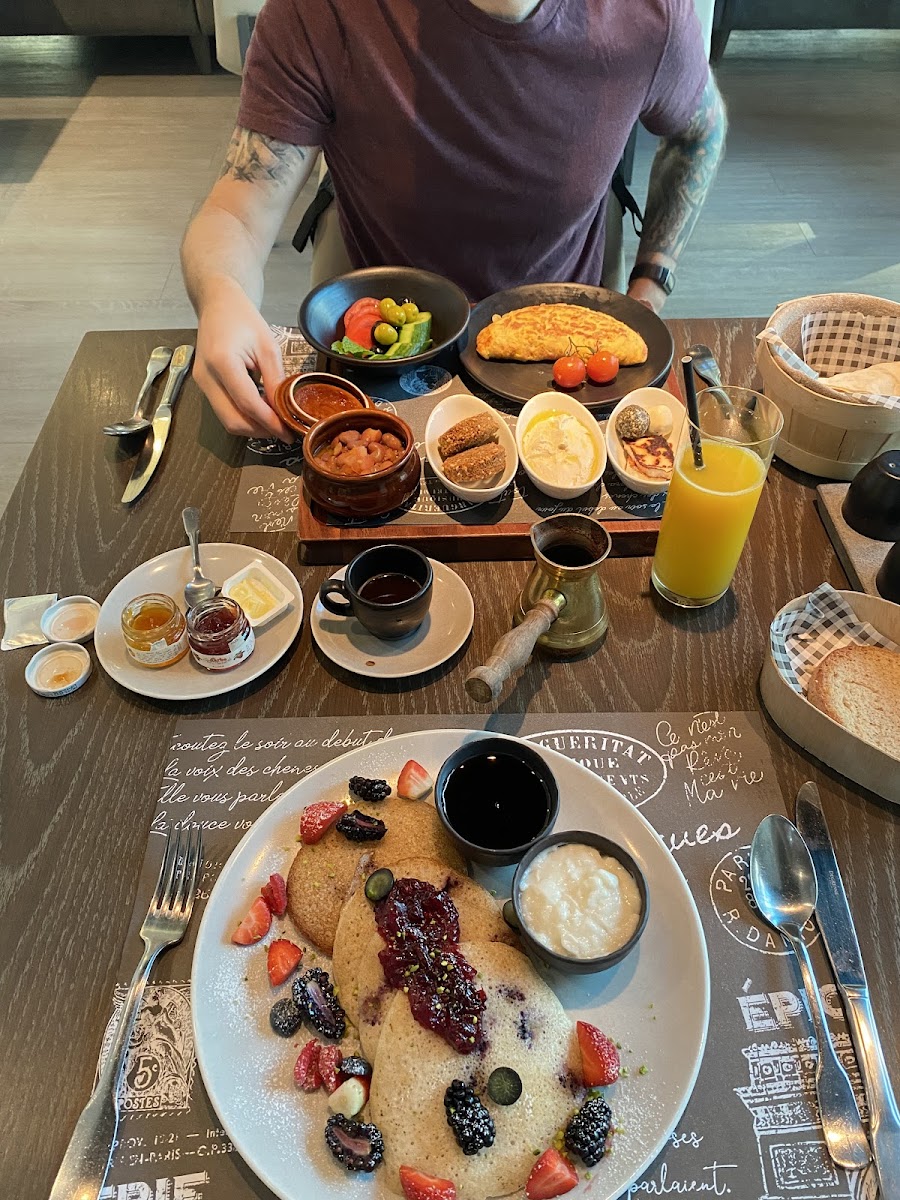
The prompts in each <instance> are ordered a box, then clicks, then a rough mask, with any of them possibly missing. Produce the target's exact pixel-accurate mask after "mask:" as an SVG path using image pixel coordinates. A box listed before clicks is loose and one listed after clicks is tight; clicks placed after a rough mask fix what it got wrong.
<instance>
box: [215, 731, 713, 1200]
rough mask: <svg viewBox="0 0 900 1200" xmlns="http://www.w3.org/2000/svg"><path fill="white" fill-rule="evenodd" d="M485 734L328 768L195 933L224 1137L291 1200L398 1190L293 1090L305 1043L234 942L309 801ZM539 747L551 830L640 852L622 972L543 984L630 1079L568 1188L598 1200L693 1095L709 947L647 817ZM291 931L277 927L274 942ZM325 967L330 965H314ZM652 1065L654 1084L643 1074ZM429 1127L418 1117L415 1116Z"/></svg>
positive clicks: (630, 1170)
mask: <svg viewBox="0 0 900 1200" xmlns="http://www.w3.org/2000/svg"><path fill="white" fill-rule="evenodd" d="M484 736H486V735H485V734H483V733H480V732H471V731H468V730H462V729H447V730H428V731H423V732H421V733H413V734H406V735H404V736H402V737H396V738H389V739H387V740H385V741H382V742H377V743H374V744H372V745H370V746H366V747H364V748H362V749H360V750H353V751H351V752H350V753H349V754H345V755H342V756H341V757H340V758H336V759H334V760H332V761H331V762H330V763H327V764H326V765H325V766H322V767H320V768H319V769H318V770H317V771H316V772H315V773H314V774H312V775H310V776H309V777H308V778H307V779H304V780H302V781H301V782H300V783H298V784H296V785H295V786H294V787H293V788H291V789H290V791H288V792H285V794H284V795H283V796H282V797H281V798H280V799H279V800H278V801H276V802H275V803H274V804H273V805H272V807H271V808H269V809H268V810H267V811H266V812H265V813H264V814H263V815H262V816H261V817H260V818H259V820H257V821H256V822H255V824H254V825H253V827H252V828H251V829H250V830H249V831H248V833H247V835H246V836H245V837H244V838H243V840H242V841H241V842H240V843H239V845H238V846H237V848H236V849H235V851H234V853H233V854H232V855H231V858H230V859H229V860H228V862H227V863H226V865H225V867H224V869H223V871H222V873H221V875H220V876H219V878H218V880H217V882H216V884H215V886H214V888H213V890H212V893H211V895H210V898H209V901H208V903H207V906H206V911H205V912H204V914H203V920H202V922H201V924H200V929H199V931H198V934H197V943H196V949H195V952H194V967H193V979H192V984H191V996H192V1012H193V1022H194V1041H195V1046H196V1051H197V1059H198V1062H199V1064H200V1071H201V1074H202V1075H203V1081H204V1083H205V1084H206V1089H207V1092H208V1093H209V1097H210V1100H211V1101H212V1104H213V1107H214V1108H215V1110H216V1112H217V1113H218V1115H219V1118H220V1119H221V1121H222V1124H223V1125H224V1126H225V1128H226V1130H227V1131H228V1136H229V1137H230V1138H231V1140H232V1142H233V1143H234V1145H235V1147H236V1149H237V1150H238V1152H239V1153H240V1154H241V1155H242V1156H243V1158H244V1159H245V1161H246V1162H247V1163H248V1165H249V1166H250V1167H251V1168H252V1169H253V1170H254V1171H255V1172H256V1173H257V1175H259V1177H260V1178H261V1179H262V1180H263V1181H264V1182H265V1183H266V1184H267V1185H268V1187H270V1188H271V1189H272V1191H273V1192H275V1193H276V1195H278V1196H280V1197H282V1200H324V1198H327V1197H334V1198H335V1200H338V1198H339V1197H347V1196H349V1195H356V1196H361V1197H362V1196H364V1197H366V1198H369V1197H371V1198H372V1200H375V1198H376V1197H377V1198H379V1200H387V1198H388V1197H393V1195H394V1194H393V1193H392V1192H390V1191H389V1190H388V1189H387V1187H386V1186H385V1184H384V1183H383V1182H382V1180H381V1179H380V1178H379V1174H378V1172H375V1174H374V1175H372V1176H366V1177H363V1178H360V1177H354V1176H353V1175H351V1174H349V1173H348V1172H347V1171H345V1170H344V1168H343V1167H340V1166H339V1165H338V1164H337V1163H336V1162H335V1161H334V1159H333V1158H332V1157H331V1154H330V1153H329V1151H328V1149H327V1148H326V1146H325V1143H324V1139H323V1129H324V1125H325V1120H326V1118H327V1116H328V1111H327V1108H326V1104H325V1097H324V1095H323V1094H322V1093H321V1092H320V1093H318V1094H316V1095H314V1096H308V1095H305V1094H303V1093H300V1092H298V1091H297V1089H296V1088H295V1087H294V1084H293V1079H292V1068H293V1064H294V1061H295V1059H296V1057H297V1053H298V1049H297V1047H298V1046H299V1045H302V1044H303V1043H304V1042H305V1041H306V1040H307V1038H308V1036H309V1034H308V1033H307V1032H306V1031H305V1030H302V1031H301V1032H300V1033H298V1035H297V1036H296V1037H295V1038H291V1039H290V1040H288V1041H286V1040H284V1039H282V1038H279V1037H277V1036H276V1035H275V1034H274V1033H273V1032H272V1031H271V1029H270V1027H269V1020H268V1015H269V1009H270V1007H271V1005H272V1003H273V999H274V998H275V995H281V994H286V989H279V991H278V992H277V993H273V989H272V988H270V986H269V982H268V979H267V977H266V956H265V954H264V953H263V952H262V950H261V949H260V948H259V947H256V948H253V947H251V948H250V949H242V948H238V947H237V946H234V945H232V944H231V942H230V940H229V939H230V937H231V934H232V932H233V931H234V929H235V928H236V926H237V924H238V922H239V921H240V919H241V917H243V915H244V913H245V912H246V910H247V908H248V906H249V904H250V903H251V901H252V899H253V897H254V896H255V895H258V893H259V887H260V885H261V883H263V882H265V880H266V879H267V878H268V876H269V874H270V873H271V872H273V871H281V872H282V873H283V874H286V873H287V868H288V866H289V864H290V861H291V858H292V855H293V849H294V847H295V845H296V842H295V838H296V833H297V822H298V814H299V812H300V810H301V809H302V808H304V807H305V806H306V805H307V804H310V803H312V802H313V801H315V800H322V799H329V798H330V799H337V798H342V799H343V798H345V797H346V795H347V780H348V778H349V777H350V776H351V775H354V774H365V775H367V776H370V777H372V776H376V777H382V776H383V777H385V778H387V779H388V781H389V782H391V783H392V784H393V783H394V782H395V781H396V776H397V772H398V770H399V768H400V767H402V765H403V764H404V762H406V760H407V759H409V758H415V759H417V760H418V761H419V762H421V763H422V764H423V765H424V766H425V767H427V769H428V770H429V771H430V772H431V774H432V776H433V777H434V776H436V775H437V770H438V767H439V766H440V764H441V763H442V762H443V760H444V759H445V758H446V757H447V756H448V755H449V754H451V753H452V752H453V751H454V750H455V749H456V748H457V747H458V746H460V745H462V744H463V743H464V742H468V741H470V740H471V739H473V738H479V737H484ZM535 748H536V749H537V750H538V752H539V753H540V754H541V755H543V757H544V758H545V759H546V760H547V762H548V763H549V764H550V766H551V767H552V769H553V771H554V773H555V775H556V779H557V782H558V784H559V792H560V812H559V819H558V821H557V823H556V829H557V830H564V829H579V828H581V829H594V830H597V831H600V832H602V833H604V834H605V835H607V836H608V837H611V838H612V839H613V840H615V841H617V842H619V843H620V844H621V845H623V846H625V847H627V849H628V850H629V851H630V852H631V854H632V855H633V856H634V858H635V859H636V860H637V862H638V863H639V864H640V865H641V867H642V868H643V870H644V872H645V874H646V876H647V882H648V885H649V894H650V917H649V920H648V922H647V927H646V929H645V931H644V935H643V937H642V938H641V941H640V942H639V944H638V947H637V948H636V950H635V951H634V952H633V953H632V954H631V955H630V956H629V957H628V958H627V959H625V961H624V962H622V963H620V964H619V965H618V967H615V968H613V969H612V970H610V971H607V972H605V973H603V974H600V975H584V976H563V975H558V974H556V973H552V972H547V973H546V977H547V979H548V981H549V982H550V984H551V986H552V987H553V988H554V990H555V991H556V993H557V995H558V996H559V998H560V1000H561V1001H562V1003H563V1004H564V1006H565V1008H566V1010H567V1011H568V1013H569V1014H570V1015H571V1017H572V1018H573V1020H575V1019H577V1018H583V1019H586V1020H589V1021H591V1022H593V1023H594V1024H596V1025H598V1026H599V1027H600V1028H601V1029H603V1030H605V1031H606V1032H607V1033H609V1034H611V1035H612V1036H614V1037H615V1038H616V1040H617V1041H619V1042H620V1043H621V1044H622V1046H623V1051H622V1054H623V1059H624V1061H625V1063H626V1064H627V1065H628V1067H629V1076H628V1078H627V1079H622V1080H621V1081H620V1082H619V1083H618V1084H616V1085H615V1087H613V1088H611V1089H609V1098H610V1103H611V1105H612V1108H613V1114H614V1117H615V1119H616V1121H617V1122H618V1124H619V1125H621V1126H622V1127H623V1128H624V1130H625V1132H623V1133H621V1134H617V1135H616V1140H615V1151H614V1153H612V1154H611V1155H609V1157H608V1158H607V1159H605V1160H604V1161H603V1162H602V1163H600V1164H599V1165H598V1166H597V1167H596V1168H594V1170H593V1171H592V1172H591V1175H592V1178H591V1180H590V1182H589V1183H587V1184H586V1183H585V1182H582V1183H581V1184H579V1187H578V1190H577V1191H574V1192H572V1193H571V1194H572V1195H573V1196H578V1195H579V1194H580V1193H583V1192H586V1191H588V1189H589V1190H590V1197H591V1200H613V1198H614V1197H617V1196H620V1195H621V1194H622V1193H623V1192H624V1191H625V1189H626V1188H627V1187H628V1186H629V1184H631V1183H632V1182H633V1181H634V1180H635V1179H637V1178H638V1176H640V1175H641V1174H642V1173H643V1172H644V1171H645V1170H646V1169H647V1167H648V1166H649V1165H650V1163H651V1162H652V1161H653V1160H654V1159H655V1158H656V1156H657V1155H658V1154H659V1153H660V1151H661V1150H662V1148H663V1146H664V1145H665V1142H666V1139H667V1138H668V1136H669V1134H670V1133H671V1131H672V1130H673V1129H674V1127H675V1125H676V1124H677V1122H678V1120H679V1118H680V1116H681V1113H682V1111H683V1110H684V1107H685V1105H686V1104H687V1101H688V1098H689V1097H690V1094H691V1092H692V1090H693V1087H694V1083H695V1081H696V1078H697V1072H698V1071H699V1069H700V1061H701V1058H702V1056H703V1049H704V1046H705V1044H706V1030H707V1024H708V1021H709V963H708V961H707V957H706V943H705V940H704V937H703V930H702V928H701V925H700V918H699V916H698V914H697V909H696V906H695V904H694V901H693V898H692V896H691V893H690V891H689V890H688V886H687V884H686V882H685V880H684V876H683V875H682V874H681V871H680V870H679V868H678V866H677V865H676V863H675V860H674V858H673V857H672V855H671V854H670V853H669V851H668V850H667V849H666V848H665V846H664V845H663V843H662V841H661V840H660V838H659V836H658V835H657V833H656V832H655V830H654V829H653V827H652V826H651V825H650V824H649V823H648V822H647V820H646V819H645V818H644V817H642V816H641V814H640V813H639V812H638V811H637V809H635V808H634V807H633V806H632V805H631V804H630V803H629V801H628V800H626V799H625V797H624V796H622V795H620V794H619V793H618V792H616V791H615V790H614V789H613V788H611V787H610V786H609V785H608V784H606V783H604V782H603V781H602V780H600V779H598V778H597V777H596V776H595V775H593V774H591V772H590V771H588V770H587V769H586V768H585V767H582V766H580V765H578V764H577V763H574V762H572V761H571V760H570V759H567V758H565V757H564V756H563V755H561V754H557V753H556V752H555V751H553V750H547V749H544V748H543V747H541V746H536V747H535ZM420 803H425V802H424V801H421V802H420ZM476 874H477V878H478V879H479V880H480V881H481V882H482V883H484V884H485V886H488V887H492V888H494V889H496V891H497V895H498V896H505V895H508V894H509V880H510V878H511V874H512V870H511V868H507V869H504V870H502V871H481V870H479V871H478V872H477V873H476ZM280 924H281V923H280V922H278V921H276V922H274V923H273V933H275V927H276V926H280ZM275 936H280V935H279V934H278V933H275ZM293 936H296V935H293ZM321 959H322V956H321V955H319V956H318V960H317V961H320V962H321ZM325 965H326V966H327V965H328V964H327V962H326V963H325ZM642 1065H645V1066H646V1067H647V1073H646V1074H645V1075H641V1074H640V1073H639V1068H640V1067H641V1066H642ZM420 1119H422V1118H421V1117H420V1115H419V1114H415V1113H411V1114H410V1120H420ZM433 1119H435V1120H438V1119H440V1117H439V1116H435V1117H433ZM413 1165H415V1164H413Z"/></svg>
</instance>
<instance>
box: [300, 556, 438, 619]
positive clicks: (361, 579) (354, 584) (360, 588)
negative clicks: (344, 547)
mask: <svg viewBox="0 0 900 1200" xmlns="http://www.w3.org/2000/svg"><path fill="white" fill-rule="evenodd" d="M433 583H434V572H433V571H432V569H431V563H430V562H429V561H428V559H427V558H426V557H425V555H424V554H420V553H419V551H418V550H414V549H413V548H412V546H398V545H395V544H393V543H388V544H387V545H385V546H372V547H371V548H370V549H368V550H363V552H362V554H357V556H356V558H354V559H353V561H352V562H351V563H350V565H349V566H348V567H347V570H346V571H345V572H344V578H343V579H326V580H325V582H324V583H323V584H322V586H321V587H320V588H319V599H320V600H321V601H322V604H323V605H324V606H325V608H327V609H328V611H329V612H332V613H334V614H335V615H336V616H339V617H349V616H354V617H356V619H357V621H359V623H360V624H361V625H364V626H365V628H366V629H368V631H369V633H372V634H374V635H375V637H377V638H381V639H382V640H384V641H392V640H393V639H395V638H402V637H408V636H409V634H411V633H415V631H416V630H417V629H418V628H419V626H420V625H421V624H422V622H423V621H424V620H425V614H426V613H427V612H428V606H429V605H430V604H431V591H432V586H433ZM332 593H336V594H338V595H341V596H343V598H344V599H343V601H340V600H336V599H335V598H334V595H333V594H332Z"/></svg>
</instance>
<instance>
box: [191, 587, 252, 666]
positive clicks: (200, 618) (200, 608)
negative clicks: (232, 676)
mask: <svg viewBox="0 0 900 1200" xmlns="http://www.w3.org/2000/svg"><path fill="white" fill-rule="evenodd" d="M187 634H188V643H189V644H190V647H191V654H192V655H193V656H194V660H195V661H196V662H198V663H199V664H200V666H201V667H205V668H206V669H207V671H230V670H231V668H232V667H236V666H237V665H238V663H241V662H243V661H244V659H245V658H249V657H250V655H251V654H252V653H253V647H254V645H255V643H256V639H255V637H254V634H253V629H252V628H251V626H250V622H249V621H248V620H247V616H246V613H245V612H244V610H243V609H242V608H241V606H240V605H239V604H238V602H237V601H236V600H232V599H231V598H230V597H229V596H215V597H214V598H213V599H212V600H204V601H203V603H202V604H197V605H196V606H195V607H194V608H192V609H189V611H188V615H187Z"/></svg>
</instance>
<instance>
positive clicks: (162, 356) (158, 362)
mask: <svg viewBox="0 0 900 1200" xmlns="http://www.w3.org/2000/svg"><path fill="white" fill-rule="evenodd" d="M171 358H172V351H171V350H170V349H169V347H168V346H157V347H156V349H155V350H154V351H153V352H152V353H151V355H150V361H149V362H148V363H147V378H146V379H145V380H144V382H143V383H142V384H141V390H140V391H139V392H138V397H137V400H136V401H135V405H134V412H133V413H132V414H131V416H130V417H129V418H128V420H127V421H113V423H112V424H111V425H104V426H103V432H104V433H108V434H109V435H110V436H111V437H127V436H128V434H130V433H140V431H141V430H142V429H149V428H150V421H148V420H147V418H146V417H145V416H144V412H143V409H144V400H145V399H146V398H147V392H148V391H149V390H150V384H151V383H152V382H153V380H154V379H155V378H156V377H157V375H161V374H162V373H163V371H164V370H165V369H166V367H167V366H168V365H169V361H170V359H171Z"/></svg>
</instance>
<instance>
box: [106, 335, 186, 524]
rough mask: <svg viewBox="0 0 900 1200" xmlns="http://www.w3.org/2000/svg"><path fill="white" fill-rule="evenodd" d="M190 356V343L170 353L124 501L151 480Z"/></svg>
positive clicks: (138, 493) (160, 455) (131, 498)
mask: <svg viewBox="0 0 900 1200" xmlns="http://www.w3.org/2000/svg"><path fill="white" fill-rule="evenodd" d="M193 357H194V347H193V346H179V347H178V349H177V350H176V351H175V353H174V354H173V355H172V361H171V363H170V365H169V377H168V379H167V380H166V387H165V391H164V392H163V394H162V399H161V400H160V402H159V406H158V407H157V409H156V412H155V413H154V416H153V427H152V429H150V430H148V432H147V437H146V440H145V442H144V445H143V447H142V448H141V452H140V454H139V455H138V458H137V462H136V463H135V464H134V470H133V471H132V473H131V478H130V479H129V480H128V485H127V487H126V488H125V492H124V494H123V496H122V503H123V504H130V503H131V502H132V500H136V499H137V498H138V496H139V495H140V494H141V492H142V491H143V490H144V488H145V487H146V486H147V484H148V483H149V482H150V479H151V477H152V475H153V472H154V471H155V470H156V468H157V465H158V464H159V460H160V459H161V458H162V452H163V450H164V449H165V448H166V439H167V438H168V436H169V429H170V428H171V425H172V408H173V406H174V404H175V400H176V399H177V397H178V392H179V389H180V388H181V385H182V383H183V382H184V377H185V375H187V373H188V371H189V370H190V366H191V359H192V358H193Z"/></svg>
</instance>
